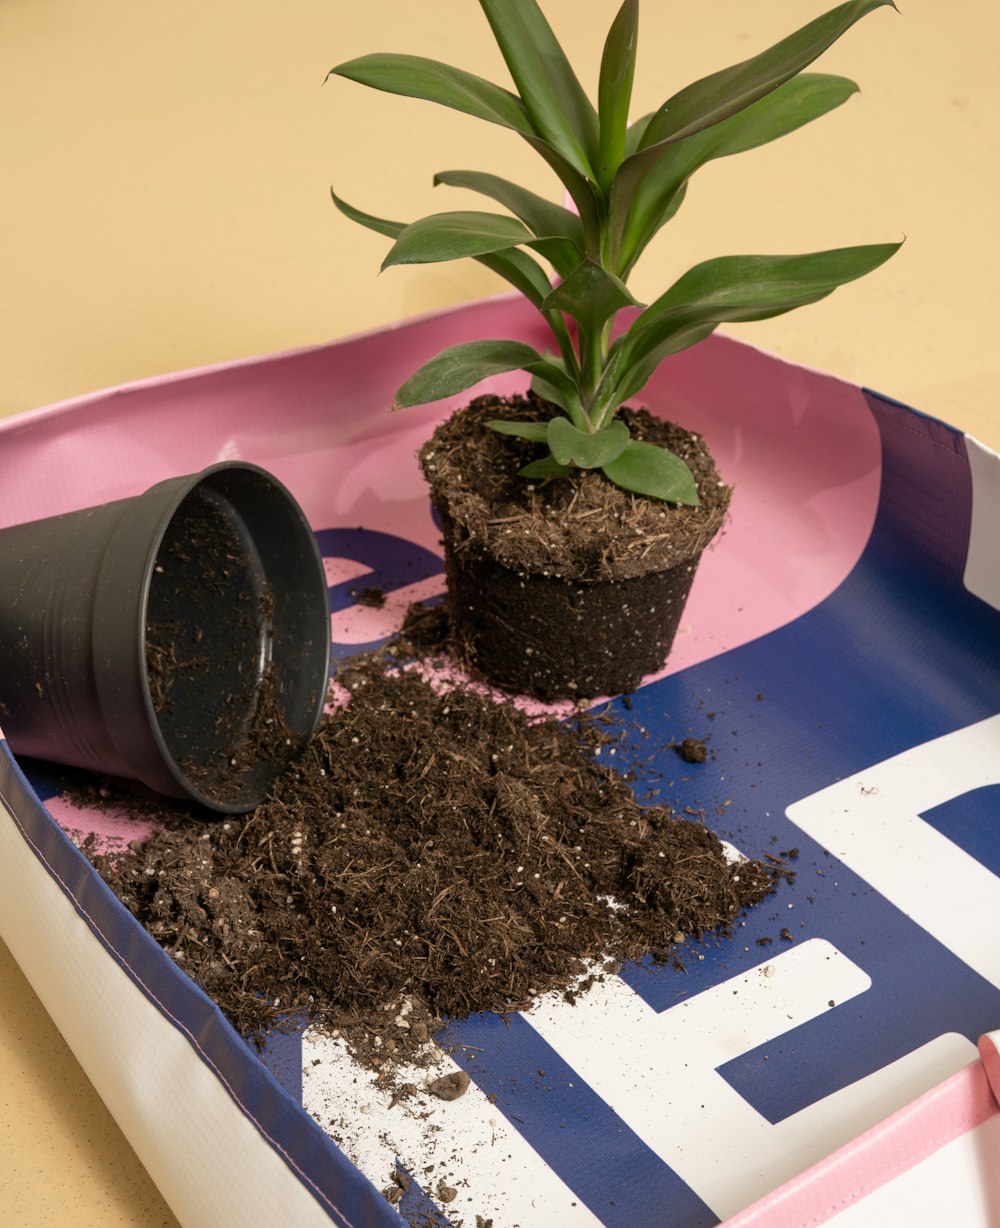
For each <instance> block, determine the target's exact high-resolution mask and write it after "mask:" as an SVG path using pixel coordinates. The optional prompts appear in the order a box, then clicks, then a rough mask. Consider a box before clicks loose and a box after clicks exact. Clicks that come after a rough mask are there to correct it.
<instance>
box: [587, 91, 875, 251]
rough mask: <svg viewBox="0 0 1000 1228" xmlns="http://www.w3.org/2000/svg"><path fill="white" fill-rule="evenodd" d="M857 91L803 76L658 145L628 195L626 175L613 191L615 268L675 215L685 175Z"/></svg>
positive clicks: (790, 128)
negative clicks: (703, 127) (678, 138)
mask: <svg viewBox="0 0 1000 1228" xmlns="http://www.w3.org/2000/svg"><path fill="white" fill-rule="evenodd" d="M857 89H858V87H857V85H856V84H855V83H854V82H853V81H848V80H847V79H846V78H845V77H834V76H830V75H828V74H824V73H802V74H800V75H799V76H798V77H794V78H793V79H792V80H790V81H786V82H785V83H784V85H781V86H779V87H778V88H777V89H776V90H774V92H773V93H771V94H769V95H767V97H765V98H761V99H759V100H758V101H757V102H755V103H753V105H752V106H749V107H747V108H746V109H745V110H743V111H740V112H738V113H737V114H736V115H731V116H730V117H729V118H728V119H725V120H722V122H721V123H718V124H715V125H713V127H711V128H707V129H706V130H705V131H704V132H698V133H695V134H694V135H693V136H689V137H686V138H685V139H684V140H682V141H677V142H676V143H674V144H669V143H668V144H667V145H664V146H662V147H660V153H659V156H658V157H657V158H656V160H655V161H654V162H652V163H650V164H649V165H648V167H647V170H646V173H645V174H644V176H643V177H642V179H641V181H640V182H639V183H638V185H635V186H634V192H633V193H632V194H631V196H630V195H629V190H628V189H629V184H628V181H627V177H625V176H623V177H622V178H621V179H619V180H618V181H617V182H616V184H615V187H614V189H613V191H612V195H611V216H610V222H609V228H610V230H611V234H612V243H613V245H614V248H615V250H616V251H617V253H618V255H617V259H616V260H615V265H616V267H617V268H618V269H620V270H622V271H624V270H627V269H630V268H631V267H632V265H634V264H635V262H636V260H637V259H638V257H639V255H640V254H641V253H642V251H643V249H644V248H645V246H646V244H647V243H648V242H649V241H650V239H652V237H653V235H654V234H656V232H657V231H658V230H659V229H660V227H661V226H662V225H664V223H665V222H667V221H668V220H669V219H670V218H671V217H672V216H673V215H674V213H676V212H677V209H678V207H679V205H680V200H679V199H678V197H679V196H680V194H681V193H682V192H683V191H684V188H685V185H686V183H687V181H688V179H689V177H690V176H691V175H692V174H693V173H694V172H695V171H696V170H698V169H699V168H700V167H702V166H704V165H705V163H706V162H709V161H711V160H712V159H714V158H725V157H729V156H730V155H732V154H737V153H743V152H745V151H746V150H749V149H756V148H757V147H759V146H761V145H766V144H767V143H768V142H770V141H774V140H777V139H778V138H779V137H782V136H786V135H787V134H788V133H790V132H794V131H796V129H798V128H801V127H802V126H803V125H804V124H808V123H810V122H811V121H812V120H815V119H819V118H820V116H822V115H826V114H827V113H828V112H830V111H832V110H834V108H836V107H839V106H841V105H842V104H843V103H845V102H846V101H847V99H848V98H850V97H851V95H852V94H855V93H856V92H857Z"/></svg>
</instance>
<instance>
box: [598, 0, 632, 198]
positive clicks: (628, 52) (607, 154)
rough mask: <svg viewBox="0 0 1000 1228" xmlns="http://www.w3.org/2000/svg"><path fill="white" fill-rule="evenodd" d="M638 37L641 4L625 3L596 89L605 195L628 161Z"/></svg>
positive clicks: (611, 33)
mask: <svg viewBox="0 0 1000 1228" xmlns="http://www.w3.org/2000/svg"><path fill="white" fill-rule="evenodd" d="M638 36H639V0H624V3H623V4H622V6H621V8H620V9H619V10H618V15H617V16H616V17H615V19H614V21H613V22H612V24H611V29H610V30H609V31H608V37H607V39H606V41H605V43H604V54H603V56H602V57H601V74H600V78H599V82H598V88H597V114H598V124H599V143H598V156H597V179H598V182H599V183H600V185H601V187H602V188H603V189H604V191H605V193H609V192H610V191H611V184H612V183H613V182H614V177H615V171H617V169H618V167H619V166H620V165H621V162H622V159H623V158H624V157H625V136H626V132H627V130H628V109H629V105H630V103H631V101H632V82H633V80H634V79H635V52H636V41H637V39H638Z"/></svg>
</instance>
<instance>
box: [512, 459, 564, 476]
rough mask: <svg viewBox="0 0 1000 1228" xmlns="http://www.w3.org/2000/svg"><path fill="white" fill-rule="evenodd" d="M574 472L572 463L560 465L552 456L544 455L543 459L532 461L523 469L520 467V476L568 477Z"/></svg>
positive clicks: (518, 472)
mask: <svg viewBox="0 0 1000 1228" xmlns="http://www.w3.org/2000/svg"><path fill="white" fill-rule="evenodd" d="M572 472H573V466H572V465H560V464H559V462H558V461H556V460H553V458H552V457H551V456H543V457H542V458H541V460H536V461H532V462H531V463H530V464H529V465H525V466H524V468H523V469H518V471H517V476H518V477H519V478H568V477H569V475H570V474H571V473H572Z"/></svg>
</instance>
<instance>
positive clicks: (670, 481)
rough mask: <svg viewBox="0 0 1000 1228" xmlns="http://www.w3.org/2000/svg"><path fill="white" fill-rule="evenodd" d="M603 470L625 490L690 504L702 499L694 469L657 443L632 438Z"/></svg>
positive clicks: (694, 505)
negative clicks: (699, 494)
mask: <svg viewBox="0 0 1000 1228" xmlns="http://www.w3.org/2000/svg"><path fill="white" fill-rule="evenodd" d="M602 472H603V473H604V476H605V477H606V478H608V480H609V481H611V482H614V484H615V485H616V486H620V487H621V488H622V490H631V491H633V492H634V493H635V494H637V495H647V496H648V497H649V498H651V499H663V500H664V501H665V502H667V503H684V504H687V505H688V506H690V507H697V506H698V505H699V504H700V503H701V499H700V498H699V497H698V488H697V486H696V485H695V480H694V475H693V474H692V472H691V470H690V469H689V468H688V467H687V465H686V464H685V463H684V462H683V461H682V460H681V458H680V457H679V456H675V455H674V453H673V452H668V451H667V450H666V448H661V447H658V446H657V445H656V444H652V443H644V442H641V441H640V440H637V439H633V440H631V441H630V442H629V444H628V446H627V447H626V448H625V449H624V450H623V451H622V453H621V455H620V456H618V457H616V458H615V459H614V460H613V461H610V462H609V463H608V464H606V465H604V466H603V467H602Z"/></svg>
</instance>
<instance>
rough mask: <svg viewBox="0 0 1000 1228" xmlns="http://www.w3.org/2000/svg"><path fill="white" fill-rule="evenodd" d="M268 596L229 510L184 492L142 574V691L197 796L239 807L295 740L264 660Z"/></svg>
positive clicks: (259, 789)
mask: <svg viewBox="0 0 1000 1228" xmlns="http://www.w3.org/2000/svg"><path fill="white" fill-rule="evenodd" d="M273 613H274V595H273V593H272V592H271V589H270V587H269V585H268V582H267V579H266V577H265V575H264V571H263V567H262V564H261V561H260V557H259V555H258V553H257V550H256V547H255V546H254V544H253V541H252V539H251V538H250V536H249V534H248V533H247V531H246V528H245V526H243V524H242V521H241V520H240V518H239V516H238V514H237V513H236V512H235V510H234V509H233V508H232V506H231V505H230V504H229V503H228V501H226V500H224V499H223V498H222V497H221V496H219V495H218V494H216V493H215V492H211V491H207V490H202V489H198V490H195V491H194V492H192V494H191V495H189V496H188V497H187V498H186V499H185V500H184V502H183V503H182V504H181V506H180V508H179V509H178V510H177V512H176V514H175V515H174V517H173V519H172V521H171V523H170V525H169V526H168V528H167V530H166V532H165V534H164V537H163V541H162V542H161V544H160V548H159V551H158V553H157V558H156V563H155V565H154V568H153V573H152V576H151V578H150V586H149V597H148V603H147V622H146V629H145V650H146V651H145V658H146V659H145V665H146V680H147V685H148V688H149V697H150V701H151V703H152V706H153V710H154V712H155V714H156V719H157V722H158V725H159V729H160V732H161V734H162V736H163V739H164V742H165V744H166V746H167V748H168V750H169V751H170V753H171V755H172V756H173V758H174V760H175V761H176V763H177V765H178V767H179V768H180V770H181V772H182V773H183V774H184V777H185V779H186V780H187V781H188V782H189V783H190V784H191V785H192V786H193V787H194V788H196V789H197V790H199V791H200V793H201V795H202V796H204V797H207V798H210V799H212V800H213V801H215V802H218V803H221V804H223V805H226V804H229V803H232V804H234V805H239V804H240V803H241V802H243V801H244V799H246V798H249V799H251V801H249V802H247V803H246V804H245V806H244V808H248V806H249V805H251V804H252V801H256V800H258V799H259V798H260V797H261V796H263V793H264V791H265V788H266V784H267V782H268V781H269V780H270V779H271V778H272V777H274V776H275V775H276V774H277V773H278V772H280V771H281V769H282V768H283V767H284V766H285V765H286V764H287V763H288V761H289V760H290V759H291V758H292V756H293V755H294V754H295V752H296V751H297V750H298V749H299V747H300V744H301V739H297V738H293V737H292V736H291V735H290V732H289V730H288V728H287V725H286V723H285V715H284V702H283V697H282V694H281V687H280V683H279V679H278V677H277V673H276V671H275V669H274V667H273V665H272V664H271V662H270V639H271V635H272V619H273Z"/></svg>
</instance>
